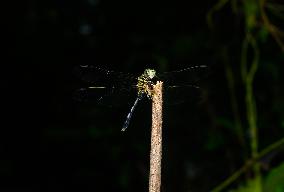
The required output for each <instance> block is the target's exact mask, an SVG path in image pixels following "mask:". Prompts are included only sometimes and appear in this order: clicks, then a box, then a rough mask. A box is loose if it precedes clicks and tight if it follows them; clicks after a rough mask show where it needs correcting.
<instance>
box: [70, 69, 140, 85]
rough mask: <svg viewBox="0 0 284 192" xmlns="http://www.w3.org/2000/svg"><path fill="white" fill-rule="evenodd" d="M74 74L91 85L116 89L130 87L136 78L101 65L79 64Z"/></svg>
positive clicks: (135, 81)
mask: <svg viewBox="0 0 284 192" xmlns="http://www.w3.org/2000/svg"><path fill="white" fill-rule="evenodd" d="M75 74H76V75H77V76H79V78H80V79H82V80H83V81H85V82H87V83H90V84H91V85H92V86H93V87H107V88H117V89H122V88H124V89H127V88H132V87H133V85H135V84H136V83H137V79H136V78H135V77H134V76H133V75H131V74H128V73H123V72H117V71H110V70H107V69H104V68H101V67H96V66H91V65H81V66H78V67H76V68H75Z"/></svg>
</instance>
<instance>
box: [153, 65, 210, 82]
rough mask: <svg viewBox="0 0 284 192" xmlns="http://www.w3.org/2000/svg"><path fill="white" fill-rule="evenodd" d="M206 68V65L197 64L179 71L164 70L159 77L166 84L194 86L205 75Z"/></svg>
mask: <svg viewBox="0 0 284 192" xmlns="http://www.w3.org/2000/svg"><path fill="white" fill-rule="evenodd" d="M206 68H207V66H206V65H197V66H192V67H188V68H184V69H181V70H177V71H170V72H163V73H160V74H158V75H157V77H158V79H161V80H162V81H163V82H164V83H165V86H172V87H177V88H178V87H181V86H187V87H188V88H190V87H192V88H194V86H195V84H196V82H198V80H200V79H201V78H202V77H203V76H204V72H205V70H204V69H206Z"/></svg>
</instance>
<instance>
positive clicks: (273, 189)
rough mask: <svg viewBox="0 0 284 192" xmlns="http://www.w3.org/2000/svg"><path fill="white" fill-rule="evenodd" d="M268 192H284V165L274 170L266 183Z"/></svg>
mask: <svg viewBox="0 0 284 192" xmlns="http://www.w3.org/2000/svg"><path fill="white" fill-rule="evenodd" d="M264 191H265V192H266V191H267V192H284V163H282V164H281V165H280V166H278V167H276V168H274V169H272V170H271V171H270V172H269V174H268V175H267V177H266V179H265V182H264Z"/></svg>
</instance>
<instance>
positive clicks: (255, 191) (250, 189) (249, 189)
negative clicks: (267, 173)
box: [230, 177, 262, 192]
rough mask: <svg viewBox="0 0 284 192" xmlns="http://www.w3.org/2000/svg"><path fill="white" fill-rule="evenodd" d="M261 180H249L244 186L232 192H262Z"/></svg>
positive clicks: (258, 178)
mask: <svg viewBox="0 0 284 192" xmlns="http://www.w3.org/2000/svg"><path fill="white" fill-rule="evenodd" d="M261 191H262V190H261V178H260V177H256V178H254V179H251V180H248V181H247V182H246V183H245V184H244V185H240V186H239V187H238V188H237V189H234V190H230V192H261Z"/></svg>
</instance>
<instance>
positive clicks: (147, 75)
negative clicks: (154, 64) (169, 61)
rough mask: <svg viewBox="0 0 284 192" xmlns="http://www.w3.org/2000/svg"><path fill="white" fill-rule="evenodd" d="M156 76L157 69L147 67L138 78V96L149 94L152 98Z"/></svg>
mask: <svg viewBox="0 0 284 192" xmlns="http://www.w3.org/2000/svg"><path fill="white" fill-rule="evenodd" d="M155 77H156V71H155V70H154V69H145V71H144V73H143V74H142V75H141V76H139V77H138V79H137V80H138V82H137V89H138V96H142V95H147V97H148V98H152V96H153V91H152V89H153V84H154V81H153V80H154V78H155Z"/></svg>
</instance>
